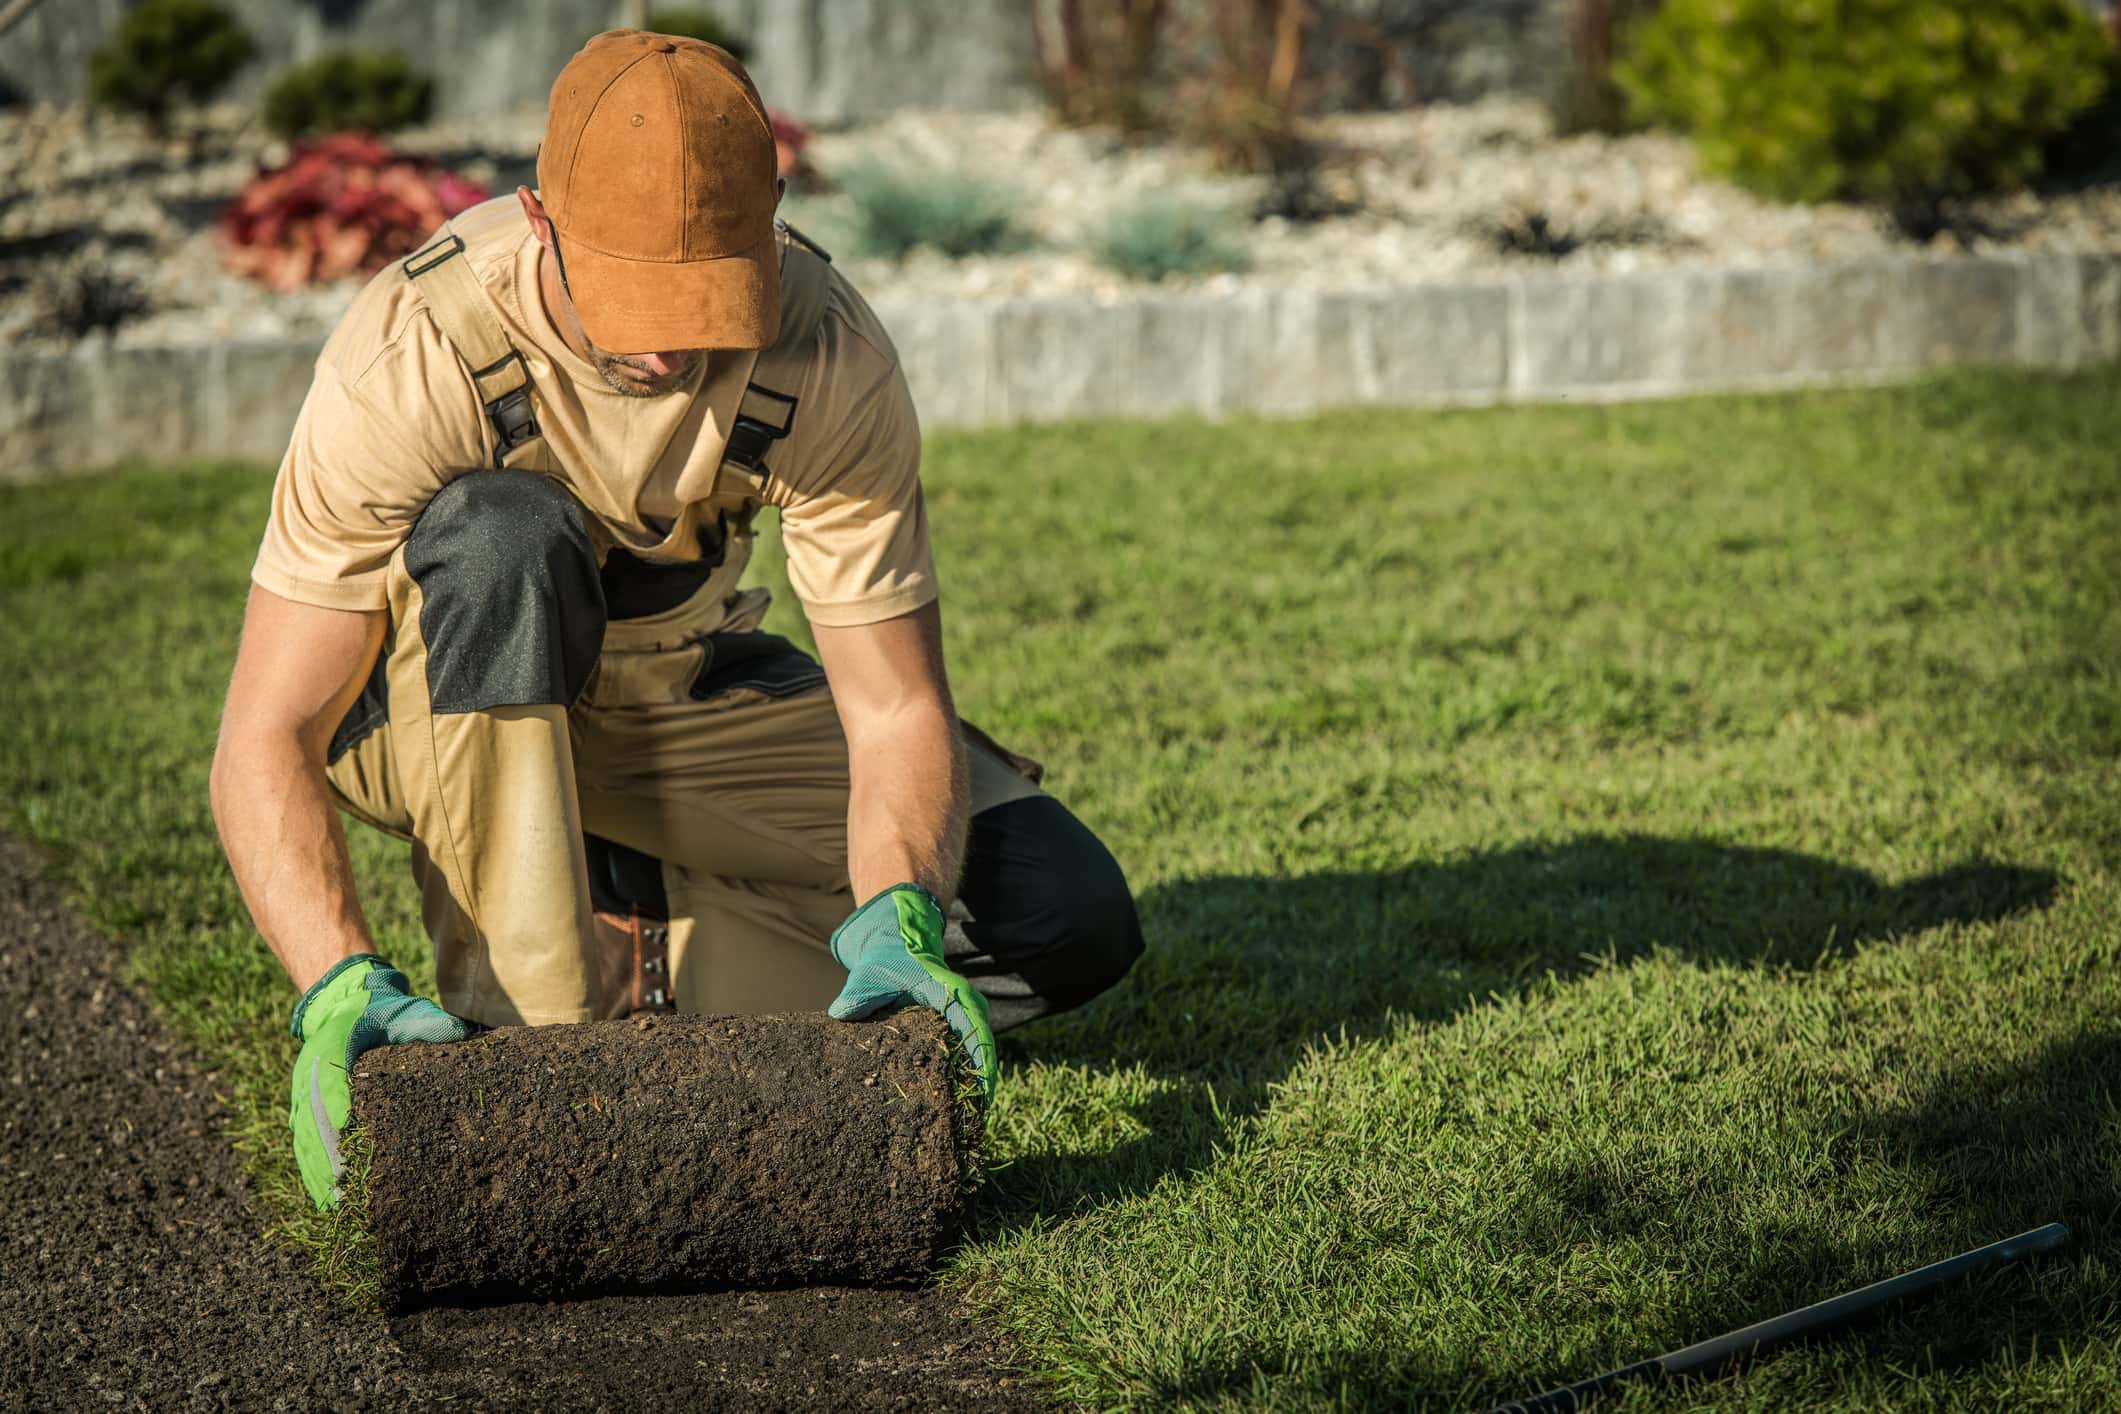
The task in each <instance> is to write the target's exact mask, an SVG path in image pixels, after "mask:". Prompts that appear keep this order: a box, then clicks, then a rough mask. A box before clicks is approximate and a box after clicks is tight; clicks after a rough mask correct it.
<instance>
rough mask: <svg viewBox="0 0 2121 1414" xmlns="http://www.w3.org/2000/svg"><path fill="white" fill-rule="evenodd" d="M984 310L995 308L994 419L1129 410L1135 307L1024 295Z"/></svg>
mask: <svg viewBox="0 0 2121 1414" xmlns="http://www.w3.org/2000/svg"><path fill="white" fill-rule="evenodd" d="M983 308H985V309H988V310H991V311H992V314H991V318H992V320H993V359H994V364H993V366H994V369H995V377H994V380H993V385H992V386H993V398H992V401H991V403H990V406H989V411H990V412H991V414H992V415H993V417H994V419H995V420H996V421H999V422H1017V421H1024V420H1031V421H1054V420H1058V419H1062V418H1071V417H1098V416H1109V415H1111V413H1112V412H1114V411H1115V410H1118V411H1124V410H1125V409H1126V408H1127V406H1128V403H1129V400H1130V396H1131V390H1130V389H1129V387H1128V384H1129V382H1130V380H1131V379H1132V378H1133V376H1134V367H1135V358H1134V344H1135V339H1136V333H1137V330H1138V328H1139V325H1140V312H1139V308H1138V306H1135V305H1132V304H1120V305H1113V306H1099V305H1094V304H1090V303H1088V302H1086V301H1083V300H1076V299H1027V300H1002V301H997V302H995V303H994V304H991V305H986V306H983Z"/></svg>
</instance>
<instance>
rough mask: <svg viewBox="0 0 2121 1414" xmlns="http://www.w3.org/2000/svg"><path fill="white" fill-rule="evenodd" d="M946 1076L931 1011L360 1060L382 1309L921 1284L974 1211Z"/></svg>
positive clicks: (510, 1039) (518, 1037)
mask: <svg viewBox="0 0 2121 1414" xmlns="http://www.w3.org/2000/svg"><path fill="white" fill-rule="evenodd" d="M953 1070H954V1067H953V1064H952V1061H951V1056H950V1032H949V1029H948V1028H947V1027H946V1026H945V1025H944V1024H943V1021H942V1018H941V1017H939V1016H938V1015H936V1013H934V1012H933V1011H929V1010H927V1009H925V1008H911V1009H908V1010H905V1011H901V1012H898V1013H897V1014H895V1015H893V1016H890V1017H886V1018H882V1019H879V1020H876V1021H873V1022H870V1023H867V1024H863V1025H848V1024H847V1023H845V1022H839V1021H833V1020H831V1019H830V1018H828V1017H826V1016H824V1015H823V1014H821V1013H820V1014H814V1015H800V1016H719V1017H701V1016H644V1017H640V1018H637V1019H635V1020H632V1021H611V1022H600V1023H596V1024H593V1025H586V1026H555V1027H540V1028H531V1027H511V1028H508V1029H505V1030H500V1031H493V1032H489V1033H487V1034H485V1035H483V1036H479V1037H477V1038H475V1039H473V1040H470V1041H465V1042H462V1043H459V1044H456V1045H427V1046H389V1047H385V1048H383V1049H381V1050H378V1051H373V1052H371V1053H370V1054H369V1055H367V1056H365V1057H363V1058H362V1061H361V1064H360V1066H359V1067H358V1069H357V1070H356V1072H355V1084H354V1097H355V1115H356V1118H357V1120H358V1121H359V1122H360V1123H361V1124H362V1125H363V1126H364V1127H365V1128H366V1130H367V1132H368V1135H369V1139H370V1143H371V1145H372V1152H373V1162H372V1166H371V1168H370V1172H369V1197H368V1220H369V1226H370V1227H371V1229H372V1230H373V1231H374V1232H375V1234H376V1239H377V1244H378V1248H379V1250H380V1253H381V1266H382V1289H383V1303H384V1305H385V1307H386V1308H387V1309H391V1310H403V1309H408V1308H410V1307H414V1306H424V1305H428V1304H431V1303H433V1302H434V1301H436V1300H438V1299H453V1298H454V1299H463V1298H471V1297H479V1296H486V1295H492V1294H508V1295H521V1294H531V1295H539V1296H567V1295H577V1294H581V1293H585V1292H595V1291H604V1292H609V1291H621V1290H627V1289H635V1288H670V1287H702V1286H707V1287H753V1288H756V1287H778V1286H802V1285H814V1284H816V1283H819V1282H847V1283H851V1284H854V1285H862V1286H872V1285H880V1284H882V1285H892V1284H899V1285H903V1284H910V1283H913V1282H916V1281H918V1280H919V1279H920V1278H921V1277H923V1276H925V1275H926V1274H927V1273H928V1272H929V1271H930V1270H931V1268H932V1267H933V1266H934V1263H935V1261H936V1259H937V1257H939V1256H940V1255H941V1254H942V1253H943V1252H944V1251H946V1250H947V1249H948V1248H949V1247H950V1246H951V1245H952V1244H953V1243H955V1242H956V1240H957V1238H958V1235H959V1233H960V1232H961V1231H962V1229H963V1226H964V1219H965V1216H966V1212H967V1209H968V1206H969V1193H970V1181H971V1179H972V1177H973V1174H972V1164H973V1158H972V1154H971V1149H972V1147H973V1140H974V1137H975V1136H974V1135H973V1134H972V1133H971V1132H970V1130H971V1129H972V1128H973V1127H974V1126H975V1125H976V1123H977V1120H976V1118H975V1117H974V1112H973V1111H971V1110H970V1109H969V1108H968V1109H966V1110H963V1111H961V1110H960V1108H959V1106H958V1105H957V1103H956V1102H955V1100H954V1099H953V1094H952V1092H953V1089H954V1088H955V1086H954V1081H953ZM961 1115H962V1118H961Z"/></svg>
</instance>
